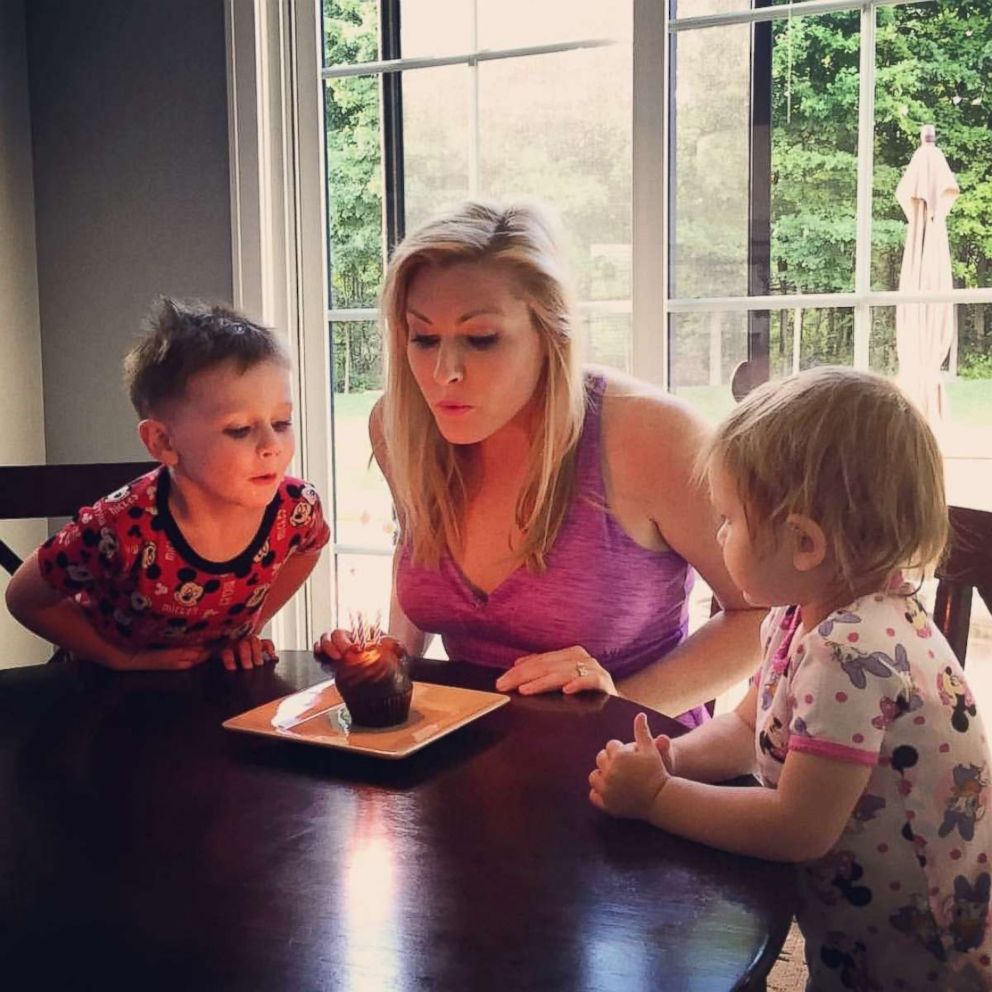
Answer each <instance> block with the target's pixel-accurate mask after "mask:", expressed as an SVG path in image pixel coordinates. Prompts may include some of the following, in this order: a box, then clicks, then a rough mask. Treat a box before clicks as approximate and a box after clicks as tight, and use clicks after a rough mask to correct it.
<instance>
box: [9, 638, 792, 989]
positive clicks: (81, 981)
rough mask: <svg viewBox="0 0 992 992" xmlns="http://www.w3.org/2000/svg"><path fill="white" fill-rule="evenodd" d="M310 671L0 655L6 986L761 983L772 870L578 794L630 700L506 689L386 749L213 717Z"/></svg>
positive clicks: (289, 655) (437, 671) (772, 941)
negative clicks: (36, 661)
mask: <svg viewBox="0 0 992 992" xmlns="http://www.w3.org/2000/svg"><path fill="white" fill-rule="evenodd" d="M327 672H328V669H322V668H321V666H319V665H318V664H317V663H316V662H314V660H313V659H312V658H311V657H310V656H309V655H308V654H306V653H303V652H286V653H284V654H283V656H282V660H281V661H280V663H279V664H278V665H277V666H275V667H272V666H268V667H266V668H263V669H258V670H255V671H250V672H237V673H233V674H232V673H228V672H225V671H224V670H223V669H222V668H221V667H220V666H217V665H209V666H203V667H201V668H199V669H197V670H194V671H192V672H185V673H170V674H157V673H136V674H130V675H121V674H116V673H111V672H108V671H105V670H103V669H99V668H96V667H94V666H90V665H86V664H82V665H78V664H74V663H69V664H63V665H47V666H39V667H34V668H22V669H9V670H5V671H0V976H2V978H0V984H2V987H3V988H5V989H10V990H11V992H16V990H20V989H22V988H24V989H32V990H37V989H59V990H69V989H91V988H92V989H99V990H101V992H105V990H110V989H125V988H126V989H129V990H131V989H134V990H141V992H145V990H151V989H177V990H179V989H181V990H192V989H211V990H215V989H249V990H273V992H275V990H279V992H295V990H317V989H320V990H324V989H328V990H335V989H342V990H345V989H347V990H356V992H357V990H374V992H378V990H393V989H404V990H406V989H430V990H449V989H450V990H487V989H494V990H497V989H498V990H500V992H510V990H516V989H542V990H545V989H547V990H559V989H560V990H569V992H571V990H582V989H596V990H613V989H616V990H623V992H629V990H636V989H664V990H677V989H693V990H702V989H713V990H721V992H722V990H726V989H731V988H761V987H763V978H762V976H763V975H764V974H765V973H766V972H767V970H768V968H769V967H770V965H771V963H772V962H773V961H774V958H775V954H776V953H777V950H778V948H779V947H780V946H781V943H782V940H783V939H784V936H785V933H786V930H787V929H788V924H789V918H790V915H791V912H792V909H793V904H792V900H791V896H790V891H791V880H792V872H791V870H790V869H788V868H786V867H784V866H782V865H773V864H769V863H766V862H761V861H756V860H751V859H748V858H742V857H735V856H732V855H726V854H722V853H719V852H716V851H712V850H709V849H707V848H704V847H701V846H698V845H695V844H691V843H688V842H686V841H682V840H679V839H677V838H674V837H671V836H668V835H666V834H664V833H661V832H659V831H656V830H653V829H652V828H650V827H648V826H646V825H644V824H640V823H633V822H620V821H614V820H611V819H609V818H607V817H605V816H603V815H602V814H600V813H598V812H597V811H596V810H595V809H593V808H592V807H591V806H590V805H589V803H588V802H587V799H586V793H587V787H586V775H587V773H588V772H589V770H590V768H591V766H592V763H593V760H594V756H595V753H596V751H597V750H598V749H599V747H601V746H602V744H603V742H604V741H605V740H606V739H607V738H609V737H611V736H619V737H623V738H627V737H629V735H630V729H631V721H632V719H633V716H634V714H635V713H636V712H637V710H638V707H636V706H634V705H633V704H631V703H628V702H626V701H625V700H620V699H613V698H606V697H602V696H596V695H586V696H584V697H581V698H565V697H562V696H544V697H537V698H531V699H527V698H522V697H517V696H514V697H513V699H512V701H511V703H510V704H509V705H508V706H504V707H503V708H502V709H500V710H498V711H496V712H495V713H491V714H489V715H487V716H485V717H483V718H482V719H481V720H479V721H477V722H476V723H474V724H471V725H469V726H466V727H463V728H461V729H460V730H458V731H456V732H455V733H453V734H451V735H450V736H448V737H446V738H444V739H442V740H439V741H436V742H435V743H433V744H431V745H430V746H428V747H427V748H425V749H424V750H423V751H421V752H419V753H418V754H415V755H413V756H412V757H410V758H408V759H405V760H402V761H397V762H387V761H381V760H377V759H373V758H367V757H358V756H355V755H352V754H348V753H343V752H340V751H332V750H326V749H323V748H316V747H313V748H309V747H305V746H300V745H294V744H290V743H283V742H280V741H273V740H268V739H264V738H255V737H250V736H244V735H238V734H233V733H230V732H229V731H225V730H223V729H222V728H221V726H220V724H221V721H222V720H224V719H226V718H227V717H229V716H232V715H234V714H237V713H240V712H242V711H244V710H246V709H250V708H251V707H254V706H257V705H260V704H261V703H263V702H267V701H268V700H270V699H273V698H276V697H277V696H280V695H284V694H286V693H288V692H291V691H293V690H295V689H299V688H304V687H306V686H308V685H310V684H312V683H314V682H317V681H319V680H320V679H323V678H326V677H327ZM414 677H415V678H418V679H421V680H424V681H437V682H447V683H450V684H457V685H464V686H470V687H474V688H484V689H489V688H492V683H493V680H494V673H493V672H492V670H487V669H480V668H476V667H474V666H470V665H462V664H443V663H430V662H420V663H418V665H417V668H416V671H415V672H414ZM675 727H676V725H674V724H671V723H670V722H669V721H667V720H665V718H663V717H660V716H659V717H656V718H654V719H653V729H655V731H656V732H661V731H662V730H668V731H674V730H675Z"/></svg>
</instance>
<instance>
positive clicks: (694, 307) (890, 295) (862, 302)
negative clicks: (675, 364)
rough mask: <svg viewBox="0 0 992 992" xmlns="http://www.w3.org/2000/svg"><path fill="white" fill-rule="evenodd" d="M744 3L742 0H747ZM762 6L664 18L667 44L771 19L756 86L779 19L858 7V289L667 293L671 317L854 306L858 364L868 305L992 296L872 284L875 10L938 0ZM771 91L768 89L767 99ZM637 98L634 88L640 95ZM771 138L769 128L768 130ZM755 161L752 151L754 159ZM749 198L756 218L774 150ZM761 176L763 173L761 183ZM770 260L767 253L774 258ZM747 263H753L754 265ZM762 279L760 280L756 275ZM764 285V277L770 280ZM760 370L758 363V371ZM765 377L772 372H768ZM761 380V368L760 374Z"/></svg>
mask: <svg viewBox="0 0 992 992" xmlns="http://www.w3.org/2000/svg"><path fill="white" fill-rule="evenodd" d="M742 2H743V0H742ZM756 2H757V3H758V4H760V6H755V7H753V8H752V9H749V10H745V9H741V10H739V11H733V12H728V13H720V14H707V15H703V16H699V17H684V18H677V17H671V16H670V17H669V18H668V21H667V25H666V33H667V38H668V47H669V48H672V49H673V48H674V39H675V38H677V36H678V34H679V33H682V32H685V31H695V30H705V29H707V28H713V27H725V26H729V25H735V24H754V25H755V26H756V27H757V26H759V25H763V24H766V23H767V24H768V26H769V44H768V46H767V51H766V52H765V50H764V49H761V50H760V51H759V53H758V58H760V60H761V61H760V62H759V61H758V60H757V59H756V60H755V61H752V67H751V81H752V86H751V89H752V93H753V92H754V90H755V85H756V76H757V73H759V72H762V73H767V75H768V78H769V79H770V76H771V45H770V26H771V22H772V21H775V20H785V19H788V18H789V17H790V16H792V17H796V16H803V15H816V14H825V13H831V12H835V11H843V10H858V11H860V17H861V23H860V38H861V45H860V63H859V92H858V158H857V208H856V209H857V241H856V248H855V287H854V292H853V293H795V294H788V295H785V294H783V295H772V294H769V293H767V291H766V292H764V293H757V292H751V293H749V295H747V296H723V297H669V298H667V299H666V304H665V313H666V324H667V325H668V326H669V327H670V326H671V315H673V314H682V313H716V312H725V311H736V312H741V311H747V313H748V315H749V318H750V317H752V316H753V315H757V314H762V313H765V314H767V313H768V312H769V311H770V310H786V309H796V308H801V309H810V310H812V309H828V308H838V309H840V308H849V309H853V311H854V367H855V368H858V369H867V368H868V367H869V361H868V344H869V338H870V335H871V311H872V308H874V307H888V306H895V305H896V304H902V303H992V289H950V290H947V291H942V292H936V291H915V292H911V291H905V290H904V291H900V290H887V291H873V290H872V289H871V251H872V179H873V173H874V150H875V144H874V143H875V27H876V11H877V10H878V8H879V7H898V6H904V5H907V4H920V3H933V2H935V0H804V2H800V3H787V4H781V5H779V6H776V7H769V6H765V5H764V4H767V3H768V2H769V0H756ZM670 3H671V7H670V8H669V9H670V11H671V10H673V9H674V6H675V0H670ZM676 68H677V66H676V64H675V60H674V59H672V60H671V63H670V71H669V73H668V78H667V85H668V91H667V93H668V95H667V98H666V104H667V106H668V112H669V114H670V115H671V117H672V118H673V123H674V113H673V109H672V108H673V106H674V104H673V101H674V94H675V86H674V81H673V78H672V75H673V73H674V72H675V71H676ZM770 98H771V94H770V91H769V94H768V99H769V101H770ZM635 99H636V95H635ZM759 127H760V123H756V122H755V121H754V119H753V118H752V135H751V140H752V146H753V145H754V143H755V142H756V141H757V140H759V137H760V136H759V135H757V134H756V130H757V128H759ZM668 135H669V137H668V140H669V146H670V147H669V149H668V156H669V158H672V157H673V156H674V129H673V128H669V132H668ZM768 140H769V145H770V135H769V139H768ZM752 165H753V158H752ZM671 175H672V173H671V169H669V170H666V182H667V183H668V196H669V198H671V197H672V196H674V183H672V182H671ZM751 179H752V181H751V184H750V186H751V190H752V202H751V203H750V204H749V215H750V216H751V217H754V215H755V214H756V213H759V212H760V204H757V205H756V204H755V202H754V199H753V197H754V190H755V189H756V188H761V189H768V188H769V187H770V157H769V158H768V173H767V175H764V174H762V175H760V176H759V175H757V174H755V173H754V172H752V177H751ZM757 180H761V181H760V182H759V181H757ZM673 223H674V211H672V212H670V214H669V227H668V238H669V239H671V238H672V237H673V235H674V229H673ZM761 237H762V235H761V234H760V233H758V232H757V229H756V227H755V225H753V224H752V225H751V239H752V243H751V245H750V246H749V257H750V256H751V255H752V252H754V253H755V254H757V252H758V251H760V248H761V245H760V243H757V239H760V238H761ZM769 263H770V257H769ZM749 268H751V269H753V268H754V266H750V267H749ZM758 281H760V280H758ZM755 285H757V282H756V281H755V280H754V278H753V272H752V273H751V274H750V275H749V289H752V288H753V287H754V286H755ZM765 285H766V286H767V281H766V283H765ZM749 325H750V328H751V329H752V333H750V334H749V342H748V355H749V359H750V358H751V354H752V348H753V347H756V354H755V358H756V359H757V360H758V361H759V362H761V361H762V360H763V361H764V363H765V368H766V370H767V362H768V353H767V348H768V345H767V333H766V336H765V338H764V349H765V350H764V355H762V354H761V352H760V348H761V340H762V339H761V336H760V333H759V334H755V333H753V328H754V325H753V323H752V322H751V321H750V320H749ZM757 371H758V372H759V373H760V366H759V369H758V370H757ZM765 375H766V377H767V371H766V373H765ZM759 381H760V375H759Z"/></svg>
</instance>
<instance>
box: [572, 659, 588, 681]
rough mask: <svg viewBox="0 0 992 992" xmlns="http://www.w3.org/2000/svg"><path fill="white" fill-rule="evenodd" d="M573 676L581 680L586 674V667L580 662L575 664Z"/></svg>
mask: <svg viewBox="0 0 992 992" xmlns="http://www.w3.org/2000/svg"><path fill="white" fill-rule="evenodd" d="M575 674H576V675H577V676H578V677H579V678H580V679H581V678H582V676H583V675H585V674H586V666H585V665H583V664H582V662H581V661H577V662H576V663H575Z"/></svg>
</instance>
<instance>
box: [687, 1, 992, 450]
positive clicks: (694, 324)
mask: <svg viewBox="0 0 992 992" xmlns="http://www.w3.org/2000/svg"><path fill="white" fill-rule="evenodd" d="M755 8H758V9H755ZM670 14H671V18H670V20H669V24H668V32H669V38H670V44H669V51H670V53H671V58H670V61H669V68H668V78H669V104H668V105H669V110H670V130H669V134H670V138H671V147H670V159H669V165H670V167H669V175H668V178H669V182H670V203H671V211H670V215H669V244H670V255H669V277H670V282H669V296H670V299H669V302H668V310H669V313H670V314H671V316H670V320H669V336H670V344H671V347H670V368H669V381H670V384H671V386H672V388H673V389H674V390H675V391H676V392H680V393H683V394H684V395H686V396H687V397H688V398H690V399H692V400H694V401H696V402H698V403H699V404H700V405H701V406H702V407H703V408H704V409H706V410H712V411H715V412H720V411H722V410H724V409H726V408H727V406H728V404H729V403H730V402H732V400H730V399H729V398H728V396H727V384H728V379H729V376H730V374H731V373H732V370H733V369H734V368H736V367H737V365H738V364H739V363H740V362H741V361H742V360H744V359H747V360H749V362H750V363H751V365H752V367H753V368H752V375H751V381H760V380H761V379H764V378H767V377H769V376H771V377H773V378H774V377H779V376H782V375H785V374H788V373H789V372H791V371H793V370H794V369H800V368H807V367H810V366H813V365H818V364H824V363H827V362H835V363H841V364H854V365H856V366H859V367H862V368H872V369H874V370H876V371H879V372H882V373H883V374H896V373H897V371H898V362H897V354H896V351H897V349H896V319H895V317H896V305H897V304H899V303H903V302H907V301H910V300H913V299H919V298H920V297H919V296H916V297H912V296H908V295H898V291H899V289H900V286H899V274H900V267H901V262H902V255H903V246H904V241H905V237H906V218H905V216H904V215H903V212H902V209H901V208H900V206H899V204H898V202H897V200H896V196H895V190H896V185H897V183H898V182H899V180H900V178H901V176H902V175H903V173H904V171H905V169H906V166H907V164H908V163H909V161H910V159H911V157H912V155H913V153H914V151H915V150H916V148H917V147H919V145H920V142H921V130H922V128H923V126H924V125H927V124H931V125H933V126H934V128H935V131H936V139H937V145H938V146H939V148H940V149H941V151H942V152H943V154H944V155H945V156H946V159H947V162H948V164H949V166H950V168H951V170H952V171H953V172H954V173H955V175H956V177H957V181H958V184H959V186H960V189H961V195H960V197H959V198H958V200H957V201H956V203H955V204H954V207H953V209H952V210H951V212H950V215H949V216H948V219H947V229H948V235H949V240H950V247H951V258H952V270H953V286H954V289H953V290H952V291H951V292H949V293H944V294H943V295H941V296H939V297H938V296H937V295H935V294H930V296H929V297H928V298H929V299H931V300H933V301H937V300H938V299H942V300H946V301H948V302H950V303H952V304H953V305H954V310H955V324H956V332H955V336H954V339H953V342H952V344H951V348H950V354H949V358H948V360H947V362H946V364H945V373H944V378H945V380H946V383H945V385H946V392H947V394H948V397H949V409H950V419H949V420H948V422H947V423H945V424H944V425H943V426H944V428H946V429H945V432H944V434H945V437H946V438H947V439H948V442H949V444H950V445H951V446H953V445H954V438H953V436H952V435H953V429H954V427H955V426H956V425H957V426H964V427H986V428H989V427H992V354H990V353H992V335H990V333H989V331H988V329H987V324H986V310H987V308H988V304H989V303H992V292H990V287H992V272H990V260H992V129H990V127H989V124H990V120H992V118H990V107H992V50H990V48H989V45H988V38H989V36H990V33H992V8H990V7H989V5H988V3H986V2H979V0H976V2H967V0H965V2H959V3H954V4H950V3H942V2H929V0H928V2H912V0H877V2H867V3H866V2H849V3H844V2H837V0H822V2H821V0H810V2H805V3H794V4H787V3H784V2H773V3H767V2H758V3H755V4H754V5H752V4H750V3H748V2H747V0H671V2H670ZM982 395H984V397H985V399H984V401H980V400H979V396H982ZM974 454H975V455H976V456H978V455H979V454H981V452H979V451H977V450H976V451H975V452H974Z"/></svg>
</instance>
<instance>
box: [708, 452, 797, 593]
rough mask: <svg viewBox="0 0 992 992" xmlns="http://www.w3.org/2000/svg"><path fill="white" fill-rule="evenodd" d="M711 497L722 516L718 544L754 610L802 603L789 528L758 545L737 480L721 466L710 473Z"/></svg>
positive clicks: (717, 464) (712, 469)
mask: <svg viewBox="0 0 992 992" xmlns="http://www.w3.org/2000/svg"><path fill="white" fill-rule="evenodd" d="M709 480H710V497H711V499H712V501H713V506H714V507H715V509H716V511H717V513H718V514H719V515H720V518H721V523H720V529H719V530H718V531H717V543H718V544H719V545H720V549H721V551H722V552H723V562H724V564H725V565H726V566H727V571H728V572H729V573H730V577H731V578H732V579H733V580H734V584H735V585H736V586H737V588H738V589H740V591H741V592H742V593H743V594H744V598H745V599H746V600H747V601H748V602H749V603H750V604H751V605H752V606H783V605H786V604H790V603H798V602H801V599H800V598H799V596H798V593H799V592H800V587H801V586H803V585H804V584H803V582H802V581H801V580H802V576H801V575H800V574H799V573H798V572H797V571H796V568H795V567H794V563H793V554H792V542H791V535H790V533H789V528H788V527H787V526H786V525H783V526H781V527H779V528H778V529H777V530H776V532H775V533H774V534H773V535H771V537H772V538H774V541H772V540H769V541H767V542H762V543H761V544H759V543H757V542H756V541H755V540H754V538H753V537H752V534H751V530H750V528H749V526H748V520H747V516H746V515H745V512H744V504H743V503H742V502H741V499H740V495H739V494H738V492H737V485H736V480H735V479H734V478H733V477H732V476H731V475H730V474H729V473H728V472H727V471H726V470H725V469H724V468H723V466H722V465H720V464H719V463H714V464H713V465H711V466H710V470H709Z"/></svg>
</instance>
